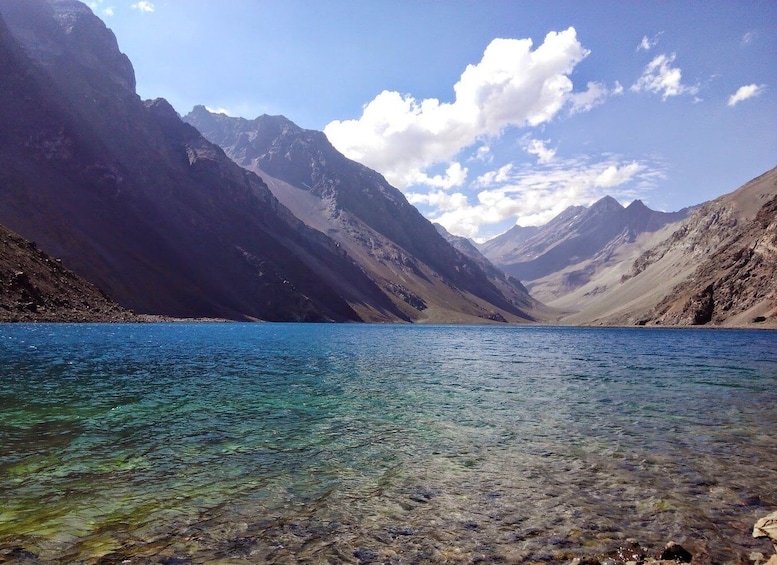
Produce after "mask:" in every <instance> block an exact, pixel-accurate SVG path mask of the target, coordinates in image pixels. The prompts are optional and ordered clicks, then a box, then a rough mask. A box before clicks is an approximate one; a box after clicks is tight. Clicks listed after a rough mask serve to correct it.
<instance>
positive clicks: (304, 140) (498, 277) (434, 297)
mask: <svg viewBox="0 0 777 565" xmlns="http://www.w3.org/2000/svg"><path fill="white" fill-rule="evenodd" d="M184 120H185V121H187V122H188V123H190V124H192V125H194V126H195V127H196V128H197V129H198V130H199V131H201V132H202V133H203V135H204V136H205V137H206V138H208V139H209V140H210V141H212V142H214V143H217V144H218V145H220V146H221V147H222V148H223V149H224V150H225V152H226V153H227V155H229V156H230V157H231V158H232V159H233V160H234V161H235V162H237V163H238V164H240V165H241V166H243V167H245V168H247V169H249V170H251V171H254V172H255V173H257V174H259V175H260V176H262V178H264V179H265V180H266V182H267V184H268V186H269V187H270V189H271V190H272V192H273V194H274V195H275V196H276V197H277V198H278V199H279V200H280V201H281V202H282V203H283V204H284V205H285V206H287V207H288V208H289V209H290V210H291V211H292V212H293V213H294V214H295V215H296V216H297V217H298V218H300V219H301V220H302V221H303V222H305V223H306V224H307V225H309V226H311V227H313V228H315V229H317V230H319V231H321V232H322V233H324V234H326V235H327V236H328V237H330V238H332V239H333V240H334V241H336V242H337V244H338V245H339V246H340V248H341V249H343V250H344V252H346V253H348V255H349V256H351V257H353V258H354V259H355V260H356V261H357V262H358V264H359V266H360V267H361V268H362V269H363V270H364V272H365V273H366V274H367V275H368V276H369V277H370V278H371V279H372V280H373V281H374V282H375V284H376V285H377V286H378V287H380V288H381V289H382V290H383V291H384V292H385V293H386V295H387V296H388V297H389V298H390V299H391V300H392V301H393V303H394V304H395V305H396V307H397V308H399V309H400V310H401V312H402V315H403V317H404V318H406V319H408V320H413V321H436V322H444V321H455V322H466V321H469V322H477V321H488V320H492V321H511V322H519V321H527V320H534V319H536V318H537V317H538V316H539V315H541V313H544V311H545V310H544V309H543V307H542V306H541V305H540V304H539V303H537V302H536V301H535V300H533V299H532V298H531V297H530V296H529V295H528V293H527V292H526V289H525V288H524V287H523V286H522V285H521V284H520V283H519V282H518V281H517V280H515V279H514V278H511V277H508V276H505V275H504V273H501V272H500V271H498V270H497V269H494V268H493V266H492V265H490V264H489V265H486V263H487V262H486V263H479V262H477V261H475V260H473V259H471V258H470V257H468V256H467V255H465V254H463V253H461V252H459V251H458V250H456V249H455V248H454V247H453V246H451V245H450V244H449V243H448V242H447V241H446V240H445V238H443V237H442V236H441V235H440V234H439V233H438V232H437V230H436V229H435V228H434V226H433V225H432V224H431V223H430V222H429V221H428V220H426V219H425V218H424V217H423V216H422V215H421V214H420V213H419V212H418V210H416V209H415V208H414V207H413V206H411V205H410V204H409V203H408V202H407V200H406V199H405V197H404V195H403V194H402V193H401V192H400V191H399V190H397V189H396V188H394V187H392V186H391V185H389V184H388V183H387V182H386V180H385V179H384V178H383V177H382V176H381V175H379V174H378V173H376V172H375V171H372V170H370V169H368V168H366V167H364V166H362V165H360V164H358V163H355V162H354V161H351V160H349V159H347V158H345V157H344V156H343V155H342V154H340V153H339V152H338V151H337V150H336V149H335V148H334V147H333V146H332V145H331V144H330V143H329V141H328V140H327V139H326V137H325V136H324V134H323V133H322V132H318V131H312V130H304V129H302V128H300V127H298V126H296V125H295V124H293V123H292V122H291V121H289V120H288V119H286V118H284V117H282V116H260V117H258V118H256V119H255V120H246V119H243V118H232V117H228V116H226V115H224V114H214V113H211V112H208V111H207V110H206V109H205V108H204V107H202V106H198V107H196V108H195V109H194V110H193V111H192V112H191V113H190V114H189V115H187V116H185V117H184Z"/></svg>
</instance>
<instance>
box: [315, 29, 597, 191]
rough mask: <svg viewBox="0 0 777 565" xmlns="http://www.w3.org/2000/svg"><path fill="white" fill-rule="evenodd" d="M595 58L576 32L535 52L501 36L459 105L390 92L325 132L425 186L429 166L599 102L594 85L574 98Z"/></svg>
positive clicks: (473, 69)
mask: <svg viewBox="0 0 777 565" xmlns="http://www.w3.org/2000/svg"><path fill="white" fill-rule="evenodd" d="M588 53H589V52H588V50H586V49H585V48H583V46H582V45H581V44H580V42H579V41H578V40H577V33H576V31H575V29H574V28H571V27H570V28H569V29H567V30H565V31H561V32H551V33H548V34H547V36H546V37H545V39H544V41H543V43H542V44H541V45H540V46H538V47H537V48H536V49H533V43H532V40H531V39H495V40H493V41H492V42H491V43H490V44H489V45H488V47H487V48H486V50H485V52H484V53H483V57H482V59H481V61H480V62H479V63H477V64H474V65H468V66H467V68H466V69H465V70H464V72H463V73H462V74H461V78H460V79H459V81H458V82H457V83H456V84H455V85H454V87H453V90H454V93H455V100H454V101H453V102H452V103H445V102H440V101H439V100H437V99H435V98H428V99H423V100H417V99H416V98H414V97H413V96H411V95H402V94H400V93H398V92H394V91H388V90H386V91H383V92H381V93H380V94H379V95H377V96H376V97H375V98H374V99H373V100H372V101H371V102H369V103H368V104H367V105H366V106H364V109H363V112H362V115H361V117H360V118H359V119H355V120H345V121H333V122H331V123H330V124H328V125H327V126H326V127H325V128H324V132H325V133H326V135H327V137H328V138H329V140H330V141H331V142H332V144H333V145H334V146H335V147H336V148H337V149H338V150H339V151H341V152H342V153H343V154H345V155H346V156H347V157H349V158H351V159H353V160H355V161H358V162H360V163H363V164H365V165H367V166H368V167H371V168H373V169H375V170H377V171H379V172H381V173H383V175H384V176H385V177H386V178H387V180H388V181H389V182H390V183H392V184H393V185H395V186H397V187H399V188H403V189H404V188H407V187H408V186H411V185H413V184H414V183H417V182H424V179H425V176H426V175H425V172H424V171H426V170H427V169H428V168H429V167H431V166H433V165H435V164H439V163H444V162H449V161H450V160H451V159H453V158H454V157H455V156H456V155H457V154H458V153H459V152H460V151H461V150H462V149H463V148H466V147H469V146H471V145H473V144H474V143H476V142H477V141H478V140H482V139H484V138H487V137H489V136H498V135H499V134H500V133H501V132H502V130H503V129H504V128H506V127H509V126H515V127H532V126H537V125H540V124H543V123H546V122H548V121H550V120H552V119H553V118H554V117H555V116H556V115H558V113H559V112H560V111H561V109H562V108H564V107H566V106H567V105H569V104H571V105H572V106H573V107H577V108H579V109H580V111H582V110H584V109H585V108H586V107H592V106H593V105H594V102H597V103H598V101H599V100H601V97H602V96H603V94H601V92H599V93H597V89H598V88H599V87H594V89H593V90H592V87H591V86H590V85H589V88H588V92H589V95H588V96H589V97H590V99H588V100H587V101H585V100H583V99H578V100H577V102H576V101H575V99H573V98H572V96H573V84H572V80H571V79H570V78H569V75H570V74H571V72H572V70H573V69H574V68H575V66H576V65H577V64H578V63H579V62H580V61H582V60H583V59H584V58H585V57H586V56H587V55H588ZM426 178H428V177H426ZM432 178H434V177H432Z"/></svg>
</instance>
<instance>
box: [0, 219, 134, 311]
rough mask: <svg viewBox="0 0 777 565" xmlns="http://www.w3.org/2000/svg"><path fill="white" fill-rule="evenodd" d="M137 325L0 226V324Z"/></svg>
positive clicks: (91, 288) (57, 263) (33, 246)
mask: <svg viewBox="0 0 777 565" xmlns="http://www.w3.org/2000/svg"><path fill="white" fill-rule="evenodd" d="M137 320H138V318H137V317H136V316H135V315H134V314H133V313H132V312H130V311H128V310H126V309H124V308H122V307H121V306H119V305H118V304H116V303H115V302H113V301H111V300H110V299H109V298H108V297H107V296H105V294H103V293H102V291H100V290H99V289H98V288H97V287H95V286H94V285H93V284H91V283H89V282H87V281H85V280H84V279H82V278H81V277H79V276H78V275H76V274H75V273H73V272H72V271H69V270H68V269H66V268H65V267H63V266H62V263H61V261H59V260H57V259H54V258H52V257H49V256H48V255H46V254H45V253H43V252H42V251H41V250H40V249H38V246H37V245H36V244H35V243H34V242H32V241H28V240H26V239H24V238H22V237H21V236H19V235H18V234H15V233H13V232H12V231H10V230H8V229H6V228H5V227H3V226H0V322H134V321H137Z"/></svg>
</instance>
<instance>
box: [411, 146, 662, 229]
mask: <svg viewBox="0 0 777 565" xmlns="http://www.w3.org/2000/svg"><path fill="white" fill-rule="evenodd" d="M663 178H664V173H663V171H662V170H661V169H660V168H659V167H657V166H655V165H650V164H648V163H646V162H640V161H626V162H623V161H621V160H619V159H618V158H616V157H609V158H606V159H604V160H602V161H599V162H595V161H593V160H591V159H589V158H584V159H567V160H563V161H554V162H553V163H552V164H546V165H545V166H535V167H522V168H517V167H515V166H513V165H505V166H504V167H501V168H500V169H498V170H497V171H490V172H487V173H485V174H483V175H481V176H480V177H478V179H477V180H476V181H475V182H474V183H473V187H474V188H476V189H479V191H478V192H477V195H476V198H477V202H475V203H472V202H470V201H469V199H466V198H464V195H463V194H460V193H457V194H455V195H449V194H446V193H442V192H439V193H434V194H429V195H423V194H412V195H410V196H408V199H409V200H410V201H411V202H412V203H415V204H426V205H428V206H432V207H434V208H435V212H434V213H432V214H430V216H431V217H432V221H435V222H439V223H440V224H442V225H443V226H445V228H446V229H447V230H448V231H450V232H451V233H453V234H456V235H461V236H465V237H473V238H477V237H482V236H483V235H484V234H485V233H486V232H488V226H489V225H492V226H493V225H498V224H500V223H503V222H505V221H506V220H512V221H515V223H517V224H519V225H522V226H529V225H541V224H544V223H547V222H548V221H550V220H551V219H553V217H555V216H556V215H558V214H560V213H561V212H562V211H564V210H565V209H566V208H568V207H569V206H579V205H584V206H588V205H590V204H592V203H593V202H595V201H597V200H599V199H600V198H602V197H604V196H606V195H610V196H613V197H614V198H616V199H617V200H619V201H621V203H624V204H628V203H629V202H631V201H632V200H634V199H635V198H640V197H644V195H645V193H646V192H647V191H649V190H650V189H651V188H653V186H654V185H655V183H656V182H657V181H660V180H662V179H663Z"/></svg>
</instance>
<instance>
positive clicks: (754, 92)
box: [728, 84, 765, 107]
mask: <svg viewBox="0 0 777 565" xmlns="http://www.w3.org/2000/svg"><path fill="white" fill-rule="evenodd" d="M764 88H765V85H763V84H748V85H746V86H740V87H739V88H738V89H737V91H736V92H735V93H734V94H732V95H731V96H729V98H728V105H729V106H732V107H733V106H736V105H737V104H739V103H740V102H743V101H745V100H747V99H748V98H754V97H756V96H759V95H760V94H761V93H762V92H763V91H764Z"/></svg>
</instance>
